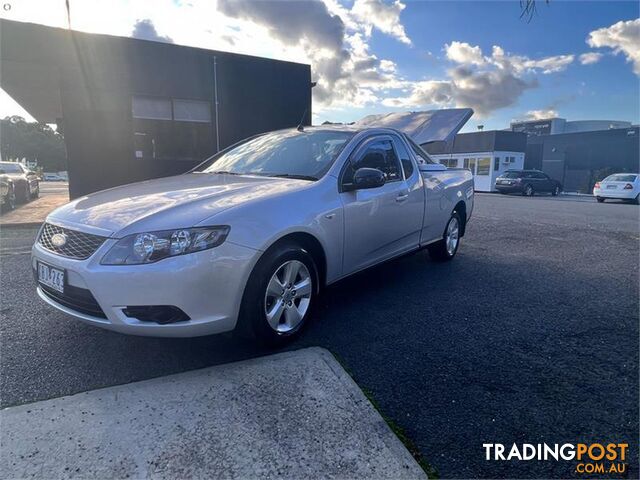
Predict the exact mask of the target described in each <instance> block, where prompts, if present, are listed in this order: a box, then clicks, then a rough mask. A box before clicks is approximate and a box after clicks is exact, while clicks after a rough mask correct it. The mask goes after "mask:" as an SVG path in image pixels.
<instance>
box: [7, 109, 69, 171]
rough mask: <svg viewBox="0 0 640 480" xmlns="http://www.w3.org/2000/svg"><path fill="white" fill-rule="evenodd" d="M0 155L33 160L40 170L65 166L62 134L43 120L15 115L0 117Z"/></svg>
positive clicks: (58, 169)
mask: <svg viewBox="0 0 640 480" xmlns="http://www.w3.org/2000/svg"><path fill="white" fill-rule="evenodd" d="M0 156H2V159H3V160H22V159H26V160H27V161H28V162H36V163H37V164H38V166H39V167H41V168H42V169H43V170H44V171H61V170H66V169H67V150H66V148H65V145H64V138H63V136H62V135H61V134H59V133H58V132H56V131H55V130H53V129H52V128H51V127H50V126H49V125H47V124H46V123H37V122H27V121H25V119H24V118H22V117H19V116H11V117H5V118H4V119H3V120H0Z"/></svg>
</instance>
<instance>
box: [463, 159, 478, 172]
mask: <svg viewBox="0 0 640 480" xmlns="http://www.w3.org/2000/svg"><path fill="white" fill-rule="evenodd" d="M464 168H466V169H467V170H470V171H471V173H473V174H475V173H476V172H475V170H476V159H475V158H465V159H464Z"/></svg>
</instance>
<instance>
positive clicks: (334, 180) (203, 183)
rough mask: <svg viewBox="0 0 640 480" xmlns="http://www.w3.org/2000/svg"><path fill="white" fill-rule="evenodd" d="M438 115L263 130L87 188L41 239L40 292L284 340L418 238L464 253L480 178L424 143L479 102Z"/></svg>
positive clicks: (91, 312)
mask: <svg viewBox="0 0 640 480" xmlns="http://www.w3.org/2000/svg"><path fill="white" fill-rule="evenodd" d="M444 112H445V113H444V114H442V115H444V117H443V116H442V115H441V114H440V113H439V112H438V114H434V113H433V112H418V113H409V114H393V115H391V116H380V117H377V118H367V119H365V120H364V121H362V122H359V123H356V124H354V125H349V126H340V127H324V126H319V127H301V126H300V127H298V128H292V129H287V130H280V131H275V132H271V133H266V134H261V135H257V136H255V137H252V138H249V139H246V140H244V141H241V142H239V143H238V144H236V145H233V146H231V147H229V148H227V149H226V150H223V151H221V152H219V153H218V154H216V155H214V156H213V157H211V158H210V159H208V160H206V161H205V162H204V163H202V164H201V165H200V166H198V167H196V168H195V169H194V170H193V171H191V172H189V173H186V174H183V175H178V176H173V177H168V178H161V179H156V180H150V181H145V182H141V183H135V184H130V185H125V186H121V187H116V188H112V189H109V190H105V191H101V192H97V193H94V194H91V195H87V196H84V197H81V198H78V199H76V200H74V201H72V202H70V203H68V204H66V205H64V206H62V207H60V208H58V209H57V210H55V211H53V212H52V213H51V214H50V215H49V216H48V217H47V219H46V223H44V225H43V226H42V228H41V230H40V232H39V234H38V236H37V238H36V241H35V244H34V246H33V250H32V267H33V271H34V276H35V279H36V282H37V293H38V295H39V296H40V298H42V299H43V300H44V301H45V302H47V303H48V304H49V305H51V306H53V307H55V308H57V309H59V310H61V311H63V312H65V313H67V314H69V315H72V316H74V317H76V318H78V319H80V320H82V321H84V322H87V323H89V324H92V325H95V326H98V327H102V328H106V329H110V330H114V331H117V332H121V333H128V334H135V335H149V336H165V337H190V336H199V335H208V334H215V333H221V332H227V331H232V330H234V331H236V332H240V333H242V334H245V335H247V336H250V337H253V338H254V339H256V340H258V341H259V342H261V343H265V344H271V345H278V344H281V343H284V342H286V341H288V340H290V339H292V338H294V337H295V336H296V335H298V334H299V333H300V332H301V330H302V329H303V327H304V326H305V324H306V323H308V319H309V317H310V314H311V309H312V307H313V305H314V302H315V301H316V298H317V295H318V294H319V292H320V291H321V289H322V288H323V287H324V286H326V285H329V284H332V283H334V282H337V281H339V280H340V279H343V278H345V277H347V276H348V275H352V274H354V273H356V272H359V271H362V270H364V269H366V268H369V267H372V266H373V265H376V264H379V263H381V262H384V261H387V260H389V259H392V258H394V257H397V256H400V255H404V254H407V253H408V252H412V251H416V250H419V249H422V248H426V249H428V251H429V253H430V254H431V256H432V257H433V258H435V259H436V260H439V261H446V260H450V259H452V258H453V257H454V256H455V255H456V252H457V251H458V249H459V247H460V240H461V239H462V237H463V236H464V234H465V231H466V228H467V224H468V222H469V219H470V217H471V213H472V210H473V201H474V196H473V178H472V175H471V173H470V172H468V171H467V170H463V169H459V170H458V169H447V168H446V167H445V166H443V165H440V164H437V163H435V162H433V161H432V160H431V159H430V158H429V155H428V154H427V153H426V152H425V151H424V150H423V149H422V148H421V147H419V146H418V143H422V144H423V143H425V142H426V141H433V140H446V139H449V138H450V137H451V135H452V134H455V132H457V131H458V130H459V128H460V127H461V126H462V124H463V123H464V122H465V121H466V120H467V119H468V118H469V117H470V115H471V113H472V112H470V111H468V110H467V109H457V110H453V111H444ZM447 112H448V113H447ZM447 115H449V116H448V117H447Z"/></svg>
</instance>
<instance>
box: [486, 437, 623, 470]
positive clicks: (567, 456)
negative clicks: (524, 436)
mask: <svg viewBox="0 0 640 480" xmlns="http://www.w3.org/2000/svg"><path fill="white" fill-rule="evenodd" d="M482 446H483V447H484V451H485V460H488V461H510V460H515V461H523V462H531V461H537V462H549V461H556V462H561V461H566V462H571V463H572V464H573V466H574V469H575V472H576V473H578V474H581V473H584V474H592V473H596V474H597V473H600V474H621V473H625V472H626V470H627V464H626V463H625V460H626V458H627V450H628V448H629V444H628V443H563V444H558V443H553V444H551V445H549V444H546V443H536V444H533V443H522V444H517V443H513V444H512V445H511V446H508V445H504V444H502V443H483V444H482Z"/></svg>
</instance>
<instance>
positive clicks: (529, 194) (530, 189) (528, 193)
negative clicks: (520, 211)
mask: <svg viewBox="0 0 640 480" xmlns="http://www.w3.org/2000/svg"><path fill="white" fill-rule="evenodd" d="M533 193H534V192H533V187H532V186H531V185H525V187H524V188H523V189H522V195H524V196H525V197H533Z"/></svg>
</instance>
